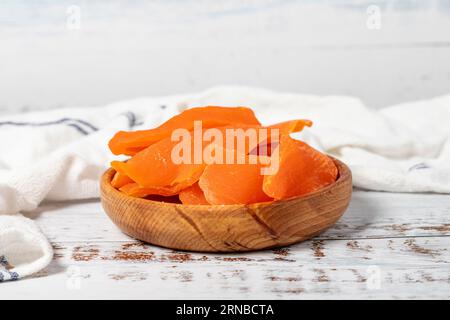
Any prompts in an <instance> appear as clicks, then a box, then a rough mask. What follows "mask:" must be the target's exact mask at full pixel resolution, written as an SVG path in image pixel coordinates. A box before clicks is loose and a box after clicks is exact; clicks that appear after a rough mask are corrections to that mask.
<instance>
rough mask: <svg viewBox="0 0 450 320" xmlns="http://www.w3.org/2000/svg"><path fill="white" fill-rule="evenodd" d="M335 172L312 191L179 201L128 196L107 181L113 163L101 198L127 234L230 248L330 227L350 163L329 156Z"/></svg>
mask: <svg viewBox="0 0 450 320" xmlns="http://www.w3.org/2000/svg"><path fill="white" fill-rule="evenodd" d="M333 160H334V162H335V164H336V166H337V167H338V170H339V177H338V179H337V180H336V182H334V183H333V184H331V185H329V186H327V187H325V188H323V189H321V190H318V191H316V192H314V193H311V194H308V195H305V196H301V197H295V198H291V199H287V200H281V201H273V202H264V203H255V204H250V205H183V204H177V203H166V202H159V201H152V200H147V199H140V198H135V197H131V196H127V195H125V194H123V193H122V192H120V191H118V190H117V189H115V188H113V187H112V186H111V179H112V177H113V175H114V173H115V171H114V169H109V170H107V171H106V172H105V173H104V174H103V176H102V178H101V184H100V188H101V201H102V205H103V208H104V210H105V211H106V213H107V214H108V216H109V217H110V218H111V220H112V221H113V222H114V223H115V224H116V225H117V226H118V227H119V228H120V229H121V230H122V231H123V232H125V233H126V234H128V235H130V236H132V237H134V238H136V239H139V240H142V241H145V242H149V243H152V244H155V245H159V246H163V247H167V248H172V249H178V250H188V251H202V252H234V251H251V250H260V249H266V248H273V247H279V246H285V245H289V244H293V243H296V242H300V241H303V240H306V239H308V238H311V237H313V236H315V235H317V234H319V233H321V232H322V231H324V230H325V229H327V228H329V227H331V226H332V225H333V224H334V223H335V222H336V221H337V220H338V219H339V218H340V217H341V216H342V214H343V213H344V211H345V210H346V209H347V207H348V204H349V202H350V198H351V194H352V176H351V172H350V170H349V168H348V167H347V166H346V165H345V164H344V163H342V162H340V161H339V160H336V159H333Z"/></svg>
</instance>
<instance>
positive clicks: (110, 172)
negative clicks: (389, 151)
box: [101, 156, 351, 209]
mask: <svg viewBox="0 0 450 320" xmlns="http://www.w3.org/2000/svg"><path fill="white" fill-rule="evenodd" d="M328 157H329V158H331V159H332V160H333V162H334V163H335V164H336V166H337V168H338V178H337V179H336V181H335V182H333V183H331V184H329V185H328V186H325V187H323V188H321V189H318V190H316V191H314V192H311V193H308V194H305V195H301V196H297V197H291V198H287V199H282V200H273V201H266V202H255V203H250V204H220V205H212V204H210V205H197V204H182V203H172V202H163V201H155V200H150V199H144V198H137V197H132V196H129V195H127V194H125V193H123V192H121V191H119V190H118V189H116V188H114V187H113V186H112V185H111V180H112V178H113V176H114V174H115V172H116V171H115V170H114V169H113V168H109V169H107V170H106V171H105V173H104V174H103V176H102V180H101V183H102V185H103V187H106V188H107V189H108V191H111V192H113V193H116V194H117V196H119V197H124V198H128V199H129V200H132V201H137V202H142V204H146V203H147V204H148V203H149V202H152V203H154V204H158V205H161V206H169V207H173V206H175V207H179V206H181V207H191V208H192V207H200V208H203V209H206V208H209V207H227V208H230V209H234V208H238V207H242V206H252V205H261V204H271V203H277V202H283V201H289V200H294V199H308V198H310V197H314V196H316V195H317V194H320V193H323V192H325V191H327V190H329V189H331V188H333V187H334V186H335V185H336V184H338V183H340V182H341V181H342V180H344V179H346V178H348V177H349V176H350V174H351V173H350V169H349V168H348V167H347V166H346V165H345V164H344V163H343V162H341V161H339V160H338V159H336V158H334V157H332V156H328Z"/></svg>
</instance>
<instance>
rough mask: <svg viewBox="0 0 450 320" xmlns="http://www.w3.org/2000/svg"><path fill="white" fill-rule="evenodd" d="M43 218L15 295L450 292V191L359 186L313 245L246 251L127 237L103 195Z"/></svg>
mask: <svg viewBox="0 0 450 320" xmlns="http://www.w3.org/2000/svg"><path fill="white" fill-rule="evenodd" d="M27 216H29V217H32V218H34V219H36V221H37V222H38V224H39V225H40V227H41V228H42V229H43V231H44V232H45V233H46V234H47V235H48V236H49V238H50V239H51V241H52V243H53V245H54V247H55V253H56V254H55V259H54V261H53V262H52V264H51V265H50V266H49V267H48V268H47V269H46V270H44V271H43V272H41V273H40V274H38V275H37V276H36V277H33V278H31V279H26V280H23V281H18V282H12V283H4V284H2V285H1V286H0V296H1V297H4V296H5V295H6V294H5V293H6V292H7V293H8V297H9V298H14V297H21V298H33V297H39V298H137V299H139V298H141V299H144V298H145V299H149V298H156V299H157V298H174V299H183V298H191V299H192V298H214V299H225V298H244V299H245V298H248V299H259V298H275V299H276V298H294V299H315V298H324V299H336V298H348V299H361V298H447V299H448V298H450V267H449V264H450V249H449V248H450V196H448V195H433V194H390V193H376V192H364V191H356V192H355V193H354V196H353V200H352V203H351V205H350V208H349V210H348V212H347V213H346V214H345V215H344V217H343V218H342V219H341V220H340V221H339V222H338V224H337V225H336V226H335V227H334V228H332V229H330V230H328V231H327V232H326V233H324V234H322V235H320V236H319V237H317V238H315V239H314V240H312V241H307V242H304V243H301V244H298V245H294V246H291V247H287V248H282V249H277V250H268V251H261V252H254V253H242V254H231V255H229V254H202V253H186V252H174V251H172V250H167V249H164V248H158V247H154V246H151V245H145V244H142V243H140V242H137V241H134V240H132V239H130V238H129V237H127V236H125V235H124V234H122V233H121V232H120V231H119V230H118V229H117V228H116V227H115V226H114V225H113V224H112V223H111V222H110V221H109V220H108V218H107V217H106V215H105V214H104V213H103V211H102V209H101V206H100V204H99V203H98V202H97V201H85V202H72V203H66V204H63V203H47V204H44V205H43V206H41V207H40V208H39V209H38V210H36V211H34V212H30V213H28V214H27Z"/></svg>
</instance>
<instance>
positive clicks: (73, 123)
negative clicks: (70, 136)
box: [0, 118, 98, 135]
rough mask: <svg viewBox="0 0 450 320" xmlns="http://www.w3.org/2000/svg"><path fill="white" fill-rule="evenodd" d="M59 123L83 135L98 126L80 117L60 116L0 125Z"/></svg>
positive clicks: (46, 124)
mask: <svg viewBox="0 0 450 320" xmlns="http://www.w3.org/2000/svg"><path fill="white" fill-rule="evenodd" d="M60 124H63V125H67V126H70V127H72V128H75V129H76V130H77V131H78V132H80V133H81V134H84V135H88V134H89V133H92V132H94V131H98V128H97V127H96V126H94V125H93V124H91V123H89V122H87V121H85V120H82V119H73V118H62V119H59V120H55V121H44V122H17V121H4V122H0V126H23V127H45V126H53V125H60ZM89 131H90V132H89Z"/></svg>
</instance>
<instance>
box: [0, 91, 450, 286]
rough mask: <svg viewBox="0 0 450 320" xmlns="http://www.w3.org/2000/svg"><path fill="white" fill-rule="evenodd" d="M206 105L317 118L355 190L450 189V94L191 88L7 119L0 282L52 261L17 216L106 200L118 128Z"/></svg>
mask: <svg viewBox="0 0 450 320" xmlns="http://www.w3.org/2000/svg"><path fill="white" fill-rule="evenodd" d="M203 105H223V106H236V105H241V106H242V105H244V106H250V107H252V108H253V109H254V110H255V112H256V114H257V116H258V118H259V119H260V120H261V121H262V122H263V124H270V123H274V122H278V121H284V120H288V119H294V118H307V119H311V120H313V121H314V126H313V127H312V128H311V129H306V131H305V132H303V133H301V134H298V135H297V137H299V138H302V139H304V140H306V141H308V142H309V143H311V144H312V145H313V146H315V147H316V148H318V149H321V150H323V151H325V152H327V153H329V154H331V155H334V156H336V157H338V158H340V159H341V160H343V161H344V162H346V163H347V164H348V165H349V166H350V167H351V169H352V172H353V177H354V185H355V186H357V187H361V188H365V189H369V190H383V191H392V192H441V193H450V95H447V96H442V97H438V98H435V99H431V100H426V101H419V102H414V103H405V104H401V105H397V106H392V107H389V108H385V109H382V110H381V111H375V110H371V109H369V108H367V107H366V106H364V105H363V104H362V103H361V101H360V100H358V99H355V98H352V97H344V96H328V97H318V96H312V95H300V94H288V93H275V92H271V91H268V90H262V89H256V88H246V87H216V88H212V89H210V90H208V91H205V92H202V93H199V94H192V95H179V96H168V97H158V98H142V99H136V100H131V101H124V102H119V103H114V104H111V105H107V106H102V107H95V108H94V107H91V108H87V107H86V108H70V109H68V108H64V109H57V110H50V111H41V112H31V113H26V114H17V115H10V116H3V117H0V151H1V152H0V281H2V280H10V279H17V278H21V277H24V276H27V275H30V274H32V273H34V272H37V271H39V270H40V269H42V268H44V267H45V266H46V265H47V264H48V263H49V262H50V261H51V257H52V250H51V246H50V245H49V243H48V241H47V240H46V239H45V237H44V236H43V235H42V234H41V233H40V232H39V231H38V229H37V227H36V226H35V225H34V222H32V221H31V220H29V219H26V218H24V217H23V216H21V215H20V214H18V213H20V212H22V211H29V210H33V209H35V208H36V207H37V206H38V205H39V204H40V203H41V201H43V200H44V199H46V200H71V199H87V198H96V197H98V196H99V188H98V180H99V177H100V175H101V173H102V172H103V171H104V170H105V169H106V168H107V167H108V165H109V161H111V160H112V159H114V158H117V157H114V156H113V155H112V154H110V152H109V150H108V148H107V143H108V140H109V139H110V138H111V137H112V136H113V134H114V133H115V132H116V131H118V130H138V129H144V128H151V127H155V126H157V125H158V124H160V123H162V122H163V121H164V120H167V119H168V118H170V117H171V116H173V115H174V114H176V113H178V112H179V111H181V110H183V109H185V108H187V107H192V106H203ZM2 215H3V216H2ZM5 215H9V216H5Z"/></svg>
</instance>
